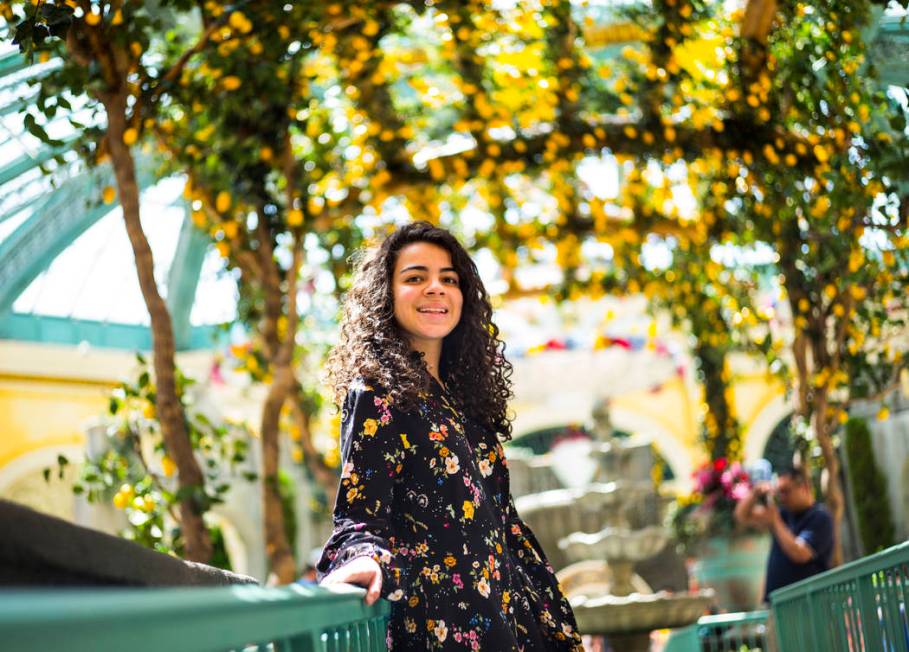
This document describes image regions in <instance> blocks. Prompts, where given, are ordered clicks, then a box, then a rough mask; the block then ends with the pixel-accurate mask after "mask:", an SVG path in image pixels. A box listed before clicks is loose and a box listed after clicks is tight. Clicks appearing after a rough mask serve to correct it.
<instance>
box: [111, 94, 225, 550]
mask: <svg viewBox="0 0 909 652" xmlns="http://www.w3.org/2000/svg"><path fill="white" fill-rule="evenodd" d="M105 100H106V101H104V105H105V109H106V110H107V122H108V128H107V145H108V148H109V151H110V157H111V163H112V164H113V168H114V175H115V177H116V180H117V192H118V194H119V196H120V205H121V206H122V208H123V221H124V223H125V224H126V232H127V234H128V236H129V242H130V245H131V246H132V249H133V256H134V257H135V260H136V273H137V274H138V276H139V287H140V288H141V290H142V297H143V299H144V300H145V305H146V307H147V308H148V314H149V317H150V318H151V333H152V352H153V356H152V357H153V366H154V372H155V383H156V386H155V392H156V399H157V405H156V408H157V416H158V422H159V423H160V424H161V435H162V437H163V439H164V446H165V449H166V451H167V454H168V456H169V457H171V458H172V459H173V460H174V463H175V464H176V466H177V481H178V487H179V490H180V491H181V492H183V493H184V494H185V495H184V498H183V499H182V500H181V501H180V521H181V522H180V527H181V530H182V533H183V541H184V543H185V546H186V547H185V553H184V555H185V557H186V558H187V559H189V560H192V561H198V562H208V561H209V560H210V559H211V554H212V545H211V539H210V538H209V535H208V529H207V528H206V527H205V523H204V522H203V520H202V514H203V512H204V507H203V503H202V501H201V500H199V498H200V497H201V496H202V495H203V492H204V487H205V476H204V475H203V474H202V469H201V467H200V466H199V463H198V461H197V460H196V458H195V455H194V454H193V448H192V444H191V443H190V441H189V435H188V434H187V431H186V416H185V414H184V412H183V405H182V404H181V402H180V399H179V397H178V395H177V384H176V373H175V362H174V356H175V350H176V346H175V342H174V331H173V324H172V323H171V318H170V313H169V312H168V310H167V304H166V303H165V302H164V300H163V299H162V298H161V294H160V293H159V292H158V286H157V284H156V283H155V276H154V261H153V259H152V251H151V247H150V246H149V244H148V239H147V238H146V237H145V233H144V232H143V230H142V223H141V222H140V220H139V186H138V184H137V183H136V165H135V159H134V158H133V155H132V152H131V151H130V148H129V147H128V146H127V145H126V144H125V143H124V142H123V134H124V132H125V131H126V128H127V124H126V118H125V115H126V94H125V93H120V94H118V95H115V96H111V97H108V98H105Z"/></svg>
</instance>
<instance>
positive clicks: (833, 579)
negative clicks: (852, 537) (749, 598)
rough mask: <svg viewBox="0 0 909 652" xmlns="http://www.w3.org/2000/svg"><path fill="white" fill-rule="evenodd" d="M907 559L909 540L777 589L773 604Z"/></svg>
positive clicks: (772, 595) (771, 600)
mask: <svg viewBox="0 0 909 652" xmlns="http://www.w3.org/2000/svg"><path fill="white" fill-rule="evenodd" d="M906 561H909V541H906V542H903V543H900V544H897V545H895V546H892V547H890V548H887V549H886V550H882V551H881V552H878V553H875V554H873V555H869V556H867V557H862V558H861V559H856V560H855V561H851V562H849V563H847V564H843V565H842V566H838V567H837V568H832V569H830V570H828V571H825V572H823V573H820V574H818V575H814V576H812V577H809V578H807V579H804V580H801V581H799V582H795V583H793V584H790V585H789V586H784V587H783V588H781V589H777V590H776V591H774V592H773V593H771V594H770V602H771V604H779V603H781V602H788V601H789V600H794V599H797V598H800V597H802V596H805V595H808V594H809V593H813V592H815V591H819V590H822V589H826V588H828V587H831V586H835V585H837V584H840V583H842V582H844V581H848V580H851V579H855V578H857V577H864V576H866V575H870V574H873V573H875V572H877V571H880V570H884V569H886V568H890V567H891V566H894V565H896V564H900V563H904V562H906Z"/></svg>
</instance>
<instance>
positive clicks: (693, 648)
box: [664, 611, 768, 652]
mask: <svg viewBox="0 0 909 652" xmlns="http://www.w3.org/2000/svg"><path fill="white" fill-rule="evenodd" d="M767 615H768V612H766V611H749V612H742V613H732V614H719V615H717V616H703V617H702V618H700V619H699V620H698V621H697V623H695V624H694V625H690V626H689V627H685V628H684V629H680V630H677V631H676V632H674V633H673V635H672V638H670V639H669V642H668V644H667V646H666V648H665V650H664V652H764V651H765V650H766V649H767V645H766V636H767Z"/></svg>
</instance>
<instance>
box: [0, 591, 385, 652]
mask: <svg viewBox="0 0 909 652" xmlns="http://www.w3.org/2000/svg"><path fill="white" fill-rule="evenodd" d="M364 594H365V591H363V590H360V589H356V588H350V589H348V590H337V591H336V590H332V591H329V590H327V589H324V588H321V587H305V586H298V585H291V586H286V587H281V588H270V589H266V588H262V587H258V586H235V587H224V588H185V589H91V590H84V589H71V590H68V589H58V590H55V591H46V590H35V591H32V590H21V591H20V590H17V591H0V647H2V648H3V649H4V650H16V652H30V651H34V652H52V651H56V650H66V651H67V652H109V651H110V652H113V651H116V652H121V651H123V650H129V651H130V652H203V651H204V652H214V651H216V650H217V651H226V650H237V651H241V650H242V651H243V652H253V651H255V652H265V651H272V650H273V651H275V652H379V651H380V650H381V651H383V652H384V650H385V649H386V648H385V625H386V622H387V619H388V612H389V605H388V603H387V602H385V601H384V600H383V601H379V602H378V603H377V604H375V605H372V606H371V607H367V606H366V605H365V604H364V603H363V595H364Z"/></svg>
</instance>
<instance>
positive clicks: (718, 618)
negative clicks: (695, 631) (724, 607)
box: [697, 609, 768, 626]
mask: <svg viewBox="0 0 909 652" xmlns="http://www.w3.org/2000/svg"><path fill="white" fill-rule="evenodd" d="M767 614H768V612H767V610H764V609H762V610H758V611H737V612H735V613H729V614H715V615H712V616H701V617H700V618H698V622H697V624H698V625H707V626H711V625H738V624H741V623H763V622H767Z"/></svg>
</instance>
